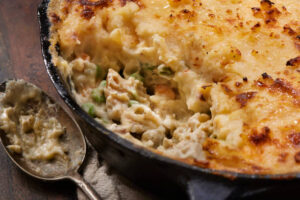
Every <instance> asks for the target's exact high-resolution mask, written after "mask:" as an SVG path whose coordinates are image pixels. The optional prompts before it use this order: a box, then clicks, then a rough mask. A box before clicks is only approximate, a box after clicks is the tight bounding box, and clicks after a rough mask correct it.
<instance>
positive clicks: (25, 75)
mask: <svg viewBox="0 0 300 200" xmlns="http://www.w3.org/2000/svg"><path fill="white" fill-rule="evenodd" d="M39 3H40V0H0V82H2V81H3V80H5V79H8V78H22V79H24V80H26V81H30V82H32V83H34V84H36V85H38V86H39V87H41V88H42V89H44V90H45V91H47V93H48V94H50V95H51V96H52V97H53V98H54V99H57V100H59V101H61V99H60V98H59V96H58V94H57V93H56V91H55V89H54V87H53V85H52V83H51V82H50V79H49V77H48V75H47V73H46V70H45V67H44V63H43V60H42V55H41V48H40V41H39V25H38V21H37V7H38V4H39ZM61 102H62V101H61ZM75 191H76V188H75V186H74V185H73V184H72V183H71V182H67V181H66V182H58V183H57V182H55V183H54V182H53V183H45V182H42V181H39V180H35V179H33V178H31V177H29V176H27V175H25V174H23V173H22V172H21V171H20V170H19V169H17V168H16V167H15V166H14V165H13V163H12V162H11V161H10V160H9V158H8V157H7V156H6V154H5V152H4V150H3V149H2V148H0V200H14V199H16V200H29V199H30V200H39V199H58V200H66V199H76V192H75Z"/></svg>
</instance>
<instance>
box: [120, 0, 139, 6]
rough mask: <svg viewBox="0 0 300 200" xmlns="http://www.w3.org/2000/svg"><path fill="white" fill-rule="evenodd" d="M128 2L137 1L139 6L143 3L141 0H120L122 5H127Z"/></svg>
mask: <svg viewBox="0 0 300 200" xmlns="http://www.w3.org/2000/svg"><path fill="white" fill-rule="evenodd" d="M127 2H134V3H136V4H137V5H138V6H139V7H142V6H143V5H142V3H141V2H140V1H139V0H120V4H121V6H122V7H123V6H126V4H127Z"/></svg>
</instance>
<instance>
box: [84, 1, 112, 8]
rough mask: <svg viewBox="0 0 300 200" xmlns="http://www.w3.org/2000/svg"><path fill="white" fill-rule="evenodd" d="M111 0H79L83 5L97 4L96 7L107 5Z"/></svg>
mask: <svg viewBox="0 0 300 200" xmlns="http://www.w3.org/2000/svg"><path fill="white" fill-rule="evenodd" d="M110 2H111V0H99V1H90V0H79V3H80V4H81V5H83V6H96V7H98V6H99V7H106V6H108V5H109V3H110Z"/></svg>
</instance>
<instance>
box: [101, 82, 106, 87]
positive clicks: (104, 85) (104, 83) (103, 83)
mask: <svg viewBox="0 0 300 200" xmlns="http://www.w3.org/2000/svg"><path fill="white" fill-rule="evenodd" d="M105 87H106V80H103V81H101V83H100V88H105Z"/></svg>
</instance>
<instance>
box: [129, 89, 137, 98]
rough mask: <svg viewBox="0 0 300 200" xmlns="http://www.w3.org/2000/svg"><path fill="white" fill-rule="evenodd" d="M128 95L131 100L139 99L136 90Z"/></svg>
mask: <svg viewBox="0 0 300 200" xmlns="http://www.w3.org/2000/svg"><path fill="white" fill-rule="evenodd" d="M130 93H131V95H132V97H133V99H138V98H139V95H138V94H137V92H136V90H131V91H130Z"/></svg>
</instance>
